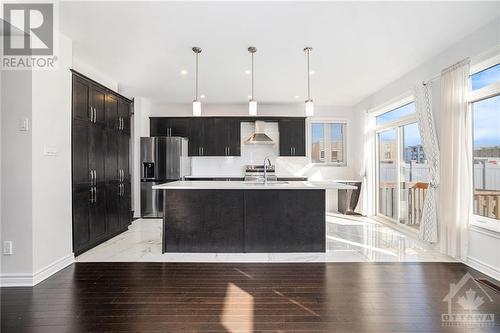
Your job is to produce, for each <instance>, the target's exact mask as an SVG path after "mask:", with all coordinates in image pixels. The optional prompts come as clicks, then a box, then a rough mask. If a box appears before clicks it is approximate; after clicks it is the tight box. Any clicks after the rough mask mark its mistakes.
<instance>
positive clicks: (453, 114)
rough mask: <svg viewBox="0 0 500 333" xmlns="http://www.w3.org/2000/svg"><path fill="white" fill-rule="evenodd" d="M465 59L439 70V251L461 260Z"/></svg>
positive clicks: (466, 199) (466, 179) (465, 205)
mask: <svg viewBox="0 0 500 333" xmlns="http://www.w3.org/2000/svg"><path fill="white" fill-rule="evenodd" d="M468 91H469V60H468V59H467V60H464V61H462V62H460V63H458V64H455V65H453V66H452V67H450V68H448V69H446V70H444V71H443V72H442V73H441V116H440V128H441V131H440V133H439V134H440V146H441V172H440V177H441V186H440V189H439V198H440V199H439V210H440V213H439V224H440V226H439V237H440V247H441V252H443V253H445V254H448V255H449V256H452V257H455V258H458V259H462V260H465V259H466V257H467V230H468V223H469V218H470V216H471V197H472V170H471V169H472V167H471V165H472V159H471V143H472V141H471V136H472V130H471V117H470V114H469V110H468V106H467V93H468Z"/></svg>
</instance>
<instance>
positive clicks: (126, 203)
mask: <svg viewBox="0 0 500 333" xmlns="http://www.w3.org/2000/svg"><path fill="white" fill-rule="evenodd" d="M120 185H121V192H120V190H119V191H118V194H119V196H118V198H119V204H118V223H119V227H120V228H126V227H127V226H128V225H129V223H130V208H131V195H130V181H124V182H122V183H121V184H120Z"/></svg>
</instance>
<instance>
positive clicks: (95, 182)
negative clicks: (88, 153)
mask: <svg viewBox="0 0 500 333" xmlns="http://www.w3.org/2000/svg"><path fill="white" fill-rule="evenodd" d="M94 185H97V170H95V169H94Z"/></svg>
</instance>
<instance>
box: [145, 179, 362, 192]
mask: <svg viewBox="0 0 500 333" xmlns="http://www.w3.org/2000/svg"><path fill="white" fill-rule="evenodd" d="M211 189H217V190H237V189H239V190H354V189H356V186H352V185H345V184H340V183H337V182H333V181H327V180H324V181H288V182H269V183H268V184H267V185H264V183H254V182H244V181H231V182H227V181H203V180H202V181H189V180H188V181H176V182H171V183H165V184H160V185H155V186H153V190H211Z"/></svg>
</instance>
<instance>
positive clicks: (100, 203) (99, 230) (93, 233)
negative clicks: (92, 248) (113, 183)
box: [90, 184, 107, 239]
mask: <svg viewBox="0 0 500 333" xmlns="http://www.w3.org/2000/svg"><path fill="white" fill-rule="evenodd" d="M106 231H107V228H106V187H105V186H104V184H103V185H98V186H94V187H93V193H92V201H91V203H90V237H91V238H92V239H99V238H102V237H104V236H105V234H106Z"/></svg>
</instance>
